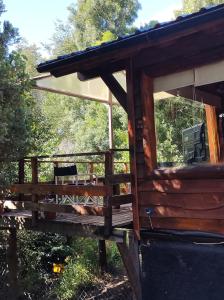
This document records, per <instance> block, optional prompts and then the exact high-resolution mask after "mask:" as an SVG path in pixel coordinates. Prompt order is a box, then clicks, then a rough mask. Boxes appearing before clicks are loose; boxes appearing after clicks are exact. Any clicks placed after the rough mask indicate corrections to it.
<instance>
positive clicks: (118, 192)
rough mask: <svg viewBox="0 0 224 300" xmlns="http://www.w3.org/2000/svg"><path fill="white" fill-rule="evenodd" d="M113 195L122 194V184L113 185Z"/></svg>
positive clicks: (116, 206) (117, 206) (118, 206)
mask: <svg viewBox="0 0 224 300" xmlns="http://www.w3.org/2000/svg"><path fill="white" fill-rule="evenodd" d="M113 195H120V184H115V185H114V186H113ZM114 208H116V209H118V208H120V205H115V206H114Z"/></svg>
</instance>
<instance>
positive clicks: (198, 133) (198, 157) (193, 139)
mask: <svg viewBox="0 0 224 300" xmlns="http://www.w3.org/2000/svg"><path fill="white" fill-rule="evenodd" d="M182 142H183V154H184V161H185V162H186V163H188V164H191V163H194V162H201V161H206V160H207V149H206V138H205V123H200V124H197V125H194V126H192V127H189V128H187V129H184V130H183V131H182Z"/></svg>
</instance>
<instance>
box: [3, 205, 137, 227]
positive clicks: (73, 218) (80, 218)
mask: <svg viewBox="0 0 224 300" xmlns="http://www.w3.org/2000/svg"><path fill="white" fill-rule="evenodd" d="M31 217H32V213H31V211H24V210H23V211H20V210H13V211H11V212H5V213H3V214H1V215H0V218H1V219H2V221H3V223H10V220H11V221H13V223H14V222H15V221H16V223H17V222H18V223H23V220H25V219H31ZM39 220H46V219H44V218H41V217H40V219H39ZM47 221H49V222H54V223H58V224H60V223H61V224H65V223H67V224H77V225H89V226H96V227H103V226H104V217H102V216H95V215H76V214H68V213H66V214H65V213H60V214H57V216H56V218H55V219H53V220H47ZM132 221H133V215H132V210H131V207H130V206H124V207H121V208H120V209H113V213H112V226H113V227H122V226H126V225H129V224H131V223H132ZM1 223H2V222H1Z"/></svg>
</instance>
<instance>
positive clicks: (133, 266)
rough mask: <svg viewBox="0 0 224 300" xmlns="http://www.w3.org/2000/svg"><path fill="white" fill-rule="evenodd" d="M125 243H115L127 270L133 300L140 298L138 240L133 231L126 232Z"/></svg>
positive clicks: (139, 299)
mask: <svg viewBox="0 0 224 300" xmlns="http://www.w3.org/2000/svg"><path fill="white" fill-rule="evenodd" d="M127 235H128V236H127V239H126V242H125V243H117V247H118V250H119V252H120V254H121V258H122V261H123V263H124V266H125V269H126V271H127V275H128V279H129V281H130V284H131V287H132V290H133V293H134V296H135V300H141V299H142V290H141V276H140V262H139V251H138V249H139V246H138V240H136V239H135V237H134V233H133V232H128V233H127Z"/></svg>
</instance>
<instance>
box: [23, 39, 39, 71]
mask: <svg viewBox="0 0 224 300" xmlns="http://www.w3.org/2000/svg"><path fill="white" fill-rule="evenodd" d="M17 51H18V52H19V53H20V54H21V55H22V56H23V57H24V58H25V60H26V68H25V70H26V73H27V74H29V76H30V77H34V76H36V75H38V72H37V70H36V66H37V64H38V63H40V62H41V60H42V57H41V54H40V52H39V48H38V47H37V46H36V45H35V44H32V45H29V44H28V42H27V41H26V40H25V39H23V40H22V41H20V43H19V45H18V47H17Z"/></svg>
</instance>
